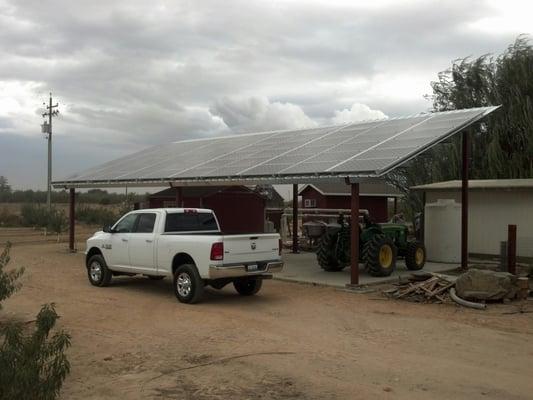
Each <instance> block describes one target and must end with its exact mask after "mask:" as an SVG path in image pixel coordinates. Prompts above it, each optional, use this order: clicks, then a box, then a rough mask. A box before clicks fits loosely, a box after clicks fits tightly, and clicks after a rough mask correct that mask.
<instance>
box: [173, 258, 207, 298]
mask: <svg viewBox="0 0 533 400" xmlns="http://www.w3.org/2000/svg"><path fill="white" fill-rule="evenodd" d="M203 293H204V281H203V280H202V278H201V277H200V274H199V273H198V270H197V269H196V266H195V265H194V264H183V265H180V266H179V267H178V268H177V269H176V272H174V294H175V295H176V298H177V299H178V301H179V302H180V303H187V304H194V303H198V301H200V299H201V298H202V295H203Z"/></svg>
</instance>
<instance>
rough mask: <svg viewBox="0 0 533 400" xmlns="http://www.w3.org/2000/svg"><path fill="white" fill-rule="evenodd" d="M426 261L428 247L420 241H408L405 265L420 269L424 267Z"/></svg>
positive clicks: (410, 268) (412, 268) (411, 268)
mask: <svg viewBox="0 0 533 400" xmlns="http://www.w3.org/2000/svg"><path fill="white" fill-rule="evenodd" d="M425 263H426V247H425V246H424V244H423V243H421V242H419V241H414V242H409V243H407V250H406V251H405V265H406V266H407V269H409V270H411V271H418V270H420V269H422V268H424V264H425Z"/></svg>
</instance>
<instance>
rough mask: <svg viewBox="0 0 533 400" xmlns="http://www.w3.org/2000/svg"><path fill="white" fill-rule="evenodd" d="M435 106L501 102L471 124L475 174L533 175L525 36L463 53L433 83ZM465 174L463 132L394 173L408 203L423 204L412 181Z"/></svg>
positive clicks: (530, 53) (532, 109) (530, 57)
mask: <svg viewBox="0 0 533 400" xmlns="http://www.w3.org/2000/svg"><path fill="white" fill-rule="evenodd" d="M431 87H432V89H433V95H432V96H431V99H432V101H433V109H434V111H448V110H455V109H462V108H470V107H482V106H489V105H501V106H502V107H501V108H500V109H499V110H497V111H496V112H494V113H492V114H490V115H489V116H488V117H487V118H485V119H484V121H483V122H481V123H477V124H475V125H474V126H472V127H471V128H469V130H468V133H469V135H470V137H471V146H472V148H471V160H470V171H469V175H470V178H471V179H503V178H531V177H533V46H532V45H531V43H530V40H529V37H527V36H519V37H518V38H517V39H516V41H515V42H514V43H513V44H512V45H510V46H509V47H508V48H507V50H506V51H505V52H504V53H503V54H501V55H499V56H497V57H494V56H491V55H484V56H481V57H479V58H476V59H471V58H463V59H459V60H456V61H454V62H453V64H452V66H451V67H450V68H449V69H447V70H446V71H443V72H441V73H439V75H438V79H437V81H435V82H432V83H431ZM460 177H461V138H460V136H456V137H454V138H452V139H451V140H450V141H448V142H445V143H443V144H440V145H437V146H435V147H434V148H433V149H430V150H429V151H427V152H425V153H424V154H422V155H421V156H419V157H417V158H415V159H414V160H412V161H411V162H409V163H408V164H406V165H405V167H403V168H401V169H398V170H397V171H395V172H393V173H392V174H390V176H389V177H388V179H389V181H390V182H392V183H393V184H395V185H396V186H397V187H399V188H400V189H401V190H402V191H404V192H405V193H406V195H407V203H408V204H407V206H408V208H410V209H411V210H420V209H421V207H422V202H421V198H420V194H418V193H410V192H409V191H408V188H409V187H410V186H414V185H419V184H424V183H430V182H436V181H442V180H450V179H460Z"/></svg>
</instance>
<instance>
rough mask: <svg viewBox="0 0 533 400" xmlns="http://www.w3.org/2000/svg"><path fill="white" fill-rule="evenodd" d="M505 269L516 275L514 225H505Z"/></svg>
mask: <svg viewBox="0 0 533 400" xmlns="http://www.w3.org/2000/svg"><path fill="white" fill-rule="evenodd" d="M507 271H508V272H509V273H511V274H513V275H516V225H508V226H507Z"/></svg>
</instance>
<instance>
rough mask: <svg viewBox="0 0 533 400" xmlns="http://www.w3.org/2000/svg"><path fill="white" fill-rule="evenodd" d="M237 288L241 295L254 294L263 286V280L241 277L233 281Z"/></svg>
mask: <svg viewBox="0 0 533 400" xmlns="http://www.w3.org/2000/svg"><path fill="white" fill-rule="evenodd" d="M233 286H234V287H235V290H236V291H237V292H238V293H239V294H240V295H241V296H253V295H254V294H256V293H257V292H259V290H261V286H263V280H262V279H261V278H241V279H237V280H236V281H234V282H233Z"/></svg>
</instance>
